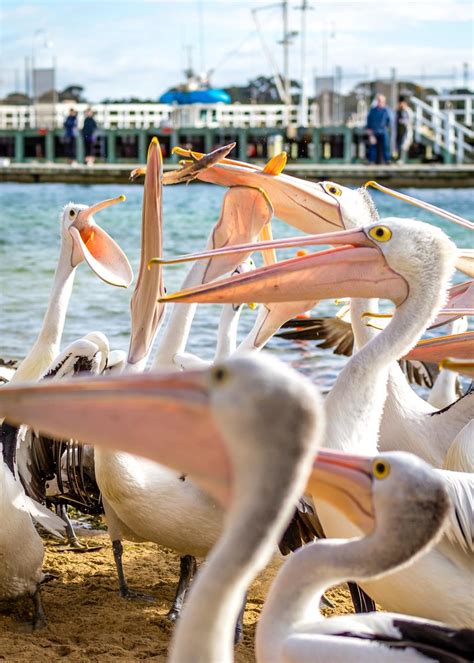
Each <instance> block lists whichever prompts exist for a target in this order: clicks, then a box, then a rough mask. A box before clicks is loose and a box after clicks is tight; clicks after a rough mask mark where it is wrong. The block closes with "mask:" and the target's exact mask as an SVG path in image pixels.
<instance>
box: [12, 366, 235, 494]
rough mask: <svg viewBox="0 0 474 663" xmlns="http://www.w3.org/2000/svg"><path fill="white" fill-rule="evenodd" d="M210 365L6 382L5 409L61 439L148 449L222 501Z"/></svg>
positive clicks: (224, 464) (225, 471) (225, 490)
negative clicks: (172, 370) (195, 368)
mask: <svg viewBox="0 0 474 663" xmlns="http://www.w3.org/2000/svg"><path fill="white" fill-rule="evenodd" d="M206 374H207V371H187V372H183V373H169V374H156V373H138V374H125V375H118V376H110V377H104V376H101V377H98V378H85V379H82V378H75V379H73V380H64V381H60V382H54V381H47V380H46V381H44V382H40V383H34V384H23V385H21V384H20V383H18V384H15V385H8V386H7V387H5V388H2V389H1V390H0V413H1V414H0V416H5V418H6V419H7V420H8V421H9V422H11V423H15V424H17V425H19V424H22V423H23V424H27V425H30V426H33V427H34V428H36V429H37V430H41V431H42V432H43V433H45V434H48V435H50V436H52V437H56V438H58V439H69V438H73V439H76V440H83V441H86V442H87V443H88V444H93V445H97V446H99V447H101V448H103V449H106V450H114V449H118V450H121V451H125V452H127V453H131V454H136V455H139V456H144V457H146V458H149V459H151V460H153V461H156V462H159V463H162V464H164V465H167V466H168V467H170V468H172V469H174V470H176V471H177V472H180V473H184V474H189V475H191V476H192V477H193V480H194V479H195V480H196V483H198V484H199V485H200V486H201V487H202V488H203V490H206V491H208V492H209V493H210V494H212V495H213V497H215V498H216V499H219V500H220V501H221V502H222V503H223V504H226V505H227V504H228V499H229V496H230V488H229V486H230V480H231V471H230V461H229V459H228V456H227V452H226V448H225V445H224V443H223V442H222V440H221V436H220V433H219V431H218V430H217V429H216V427H215V425H214V423H213V417H212V414H211V410H210V398H209V392H208V388H207V380H206Z"/></svg>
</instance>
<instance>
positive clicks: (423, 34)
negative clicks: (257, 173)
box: [0, 0, 474, 102]
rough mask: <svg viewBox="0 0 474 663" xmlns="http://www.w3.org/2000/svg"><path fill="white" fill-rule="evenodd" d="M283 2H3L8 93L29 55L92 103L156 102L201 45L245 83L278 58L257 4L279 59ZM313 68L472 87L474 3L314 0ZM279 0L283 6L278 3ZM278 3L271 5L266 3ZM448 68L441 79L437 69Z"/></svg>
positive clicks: (293, 61)
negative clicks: (466, 77)
mask: <svg viewBox="0 0 474 663" xmlns="http://www.w3.org/2000/svg"><path fill="white" fill-rule="evenodd" d="M279 4H281V3H278V2H275V0H268V1H265V0H250V1H249V0H214V1H211V0H173V1H171V2H170V1H168V0H35V1H28V0H22V1H20V0H0V12H1V14H0V21H1V22H0V97H3V96H4V95H5V94H7V93H8V92H11V91H13V90H14V89H18V88H19V90H20V91H24V89H25V73H24V72H25V57H30V58H31V55H32V53H33V54H34V58H35V62H36V64H37V66H50V65H51V63H52V62H53V58H54V60H55V61H56V65H57V88H58V89H60V90H61V89H63V88H64V87H66V86H67V85H70V84H80V85H82V86H83V87H84V93H85V95H86V97H87V99H88V100H89V101H93V102H98V101H101V100H102V99H104V98H124V97H131V96H136V97H140V98H149V99H154V100H156V99H157V98H158V97H159V95H160V94H162V93H163V92H165V91H166V90H167V89H168V88H169V87H171V86H173V85H176V84H178V83H180V82H182V81H183V80H184V76H183V73H182V72H183V69H184V68H185V66H186V64H187V58H188V55H189V52H190V49H191V56H192V60H193V65H194V68H195V69H196V70H199V71H209V70H213V73H212V78H211V80H212V83H213V85H214V86H215V87H226V86H230V85H244V84H246V83H247V82H248V81H249V80H250V79H252V78H254V77H255V76H258V75H260V74H263V75H268V76H270V75H271V74H272V67H271V64H270V63H269V60H268V59H267V57H266V55H265V52H264V50H263V48H262V45H261V41H260V38H259V35H258V32H257V30H256V28H255V23H254V20H253V18H252V11H251V10H252V9H258V12H257V17H258V20H259V22H260V24H261V26H262V34H263V38H264V40H265V43H266V44H267V47H268V50H269V51H270V52H271V54H272V56H273V58H274V60H275V61H276V63H277V65H278V67H279V68H281V67H282V47H281V45H279V44H278V41H279V40H281V36H282V30H283V28H282V20H281V9H280V8H279V6H278V5H279ZM302 4H303V0H290V2H289V11H288V14H289V29H290V30H291V31H297V32H298V33H299V34H298V35H295V36H294V39H293V43H292V46H291V47H290V49H289V63H290V74H291V76H292V77H293V78H296V79H300V78H301V70H302V69H301V38H300V35H301V27H302V26H301V19H302V12H301V9H299V8H300V7H301V5H302ZM307 4H308V5H309V6H310V7H311V9H310V10H308V11H306V12H305V34H306V75H307V77H308V80H309V92H310V94H312V93H313V92H314V85H313V83H312V81H313V80H314V77H315V76H321V75H331V74H333V73H334V69H335V67H336V66H338V67H342V72H343V83H344V88H345V90H344V91H347V90H348V89H350V88H351V87H352V86H353V84H354V83H356V82H357V77H359V80H361V79H364V78H374V77H379V78H388V77H389V76H390V72H391V69H392V68H395V70H396V74H397V77H398V78H399V79H405V78H407V77H410V78H412V79H413V78H414V79H415V80H418V82H423V81H424V82H425V83H431V84H433V85H434V86H435V87H437V88H438V89H440V90H441V89H447V88H450V87H454V86H461V85H462V83H463V78H462V66H463V63H464V62H468V63H469V67H470V74H471V79H470V83H471V85H472V68H473V7H474V3H472V1H471V0H309V1H308V2H307ZM268 5H277V6H276V7H273V8H268ZM265 7H267V8H265ZM433 76H437V77H438V78H437V79H436V80H434V79H433V78H432V77H433Z"/></svg>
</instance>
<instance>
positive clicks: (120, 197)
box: [119, 193, 127, 203]
mask: <svg viewBox="0 0 474 663" xmlns="http://www.w3.org/2000/svg"><path fill="white" fill-rule="evenodd" d="M126 200H127V196H125V195H124V194H123V193H122V195H121V196H119V202H120V203H123V202H125V201H126Z"/></svg>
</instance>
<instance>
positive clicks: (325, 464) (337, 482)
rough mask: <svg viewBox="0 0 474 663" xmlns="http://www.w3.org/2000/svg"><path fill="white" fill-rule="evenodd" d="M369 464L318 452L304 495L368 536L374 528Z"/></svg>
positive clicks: (356, 458)
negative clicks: (327, 505)
mask: <svg viewBox="0 0 474 663" xmlns="http://www.w3.org/2000/svg"><path fill="white" fill-rule="evenodd" d="M373 463H374V459H373V458H369V457H365V456H352V455H349V454H345V453H343V452H340V451H339V452H338V451H330V450H329V449H319V450H318V453H317V456H316V459H315V461H314V464H313V470H312V472H311V475H310V477H309V480H308V483H307V486H306V490H305V492H306V493H309V494H310V495H311V496H312V497H314V498H316V499H321V500H324V501H326V502H329V503H330V504H331V505H332V506H334V507H335V508H337V509H339V510H340V511H342V512H343V513H344V514H345V515H346V516H347V518H349V520H351V522H353V523H354V524H355V525H357V526H358V527H360V529H362V530H363V531H364V532H365V533H366V534H368V533H369V532H371V531H372V529H373V527H374V524H375V513H374V507H373V502H372V483H373V475H372V467H373Z"/></svg>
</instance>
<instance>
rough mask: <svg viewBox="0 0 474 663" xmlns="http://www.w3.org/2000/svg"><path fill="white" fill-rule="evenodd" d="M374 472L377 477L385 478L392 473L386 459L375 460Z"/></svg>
mask: <svg viewBox="0 0 474 663" xmlns="http://www.w3.org/2000/svg"><path fill="white" fill-rule="evenodd" d="M372 472H373V474H374V477H375V478H376V479H385V477H387V476H388V475H389V474H390V464H389V463H387V461H385V460H380V458H379V459H378V460H374V464H373V466H372Z"/></svg>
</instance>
